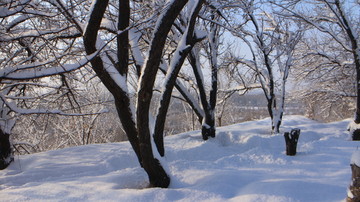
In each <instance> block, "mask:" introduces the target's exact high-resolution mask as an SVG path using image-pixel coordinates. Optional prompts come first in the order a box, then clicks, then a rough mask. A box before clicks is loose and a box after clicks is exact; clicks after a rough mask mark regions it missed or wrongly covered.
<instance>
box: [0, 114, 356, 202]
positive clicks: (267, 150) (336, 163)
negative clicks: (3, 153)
mask: <svg viewBox="0 0 360 202" xmlns="http://www.w3.org/2000/svg"><path fill="white" fill-rule="evenodd" d="M350 121H351V119H348V120H344V121H340V122H333V123H326V124H325V123H318V122H316V121H312V120H310V119H307V118H305V117H302V116H285V117H284V120H283V126H282V132H285V131H290V130H291V129H292V128H300V129H301V134H300V138H299V142H298V150H297V155H296V156H286V155H285V140H284V137H283V135H281V134H279V135H269V134H270V133H271V131H270V123H271V120H270V119H269V118H266V119H262V120H258V121H251V122H244V123H239V124H235V125H231V126H226V127H221V128H218V129H217V136H216V138H210V139H209V140H208V141H203V140H202V138H201V133H200V131H193V132H188V133H183V134H178V135H174V136H168V137H166V138H165V146H166V156H165V158H164V159H162V162H163V163H164V162H165V163H166V164H167V165H165V167H166V169H167V170H168V172H169V175H170V176H171V184H170V187H169V188H167V189H161V188H146V187H147V186H148V180H147V175H146V173H145V172H144V170H143V169H142V168H140V166H139V163H138V162H137V159H136V156H135V154H134V152H133V151H132V149H131V147H130V144H129V143H128V142H122V143H108V144H94V145H87V146H78V147H73V148H67V149H62V150H55V151H48V152H43V153H37V154H31V155H24V156H17V157H16V158H15V162H14V163H12V164H11V165H10V167H9V168H7V169H5V170H1V171H0V201H189V202H193V201H241V202H246V201H256V202H259V201H260V202H261V201H267V202H268V201H270V202H271V201H274V202H279V201H284V202H288V201H304V202H305V201H317V202H319V201H326V202H328V201H342V200H344V199H345V197H346V196H347V187H348V185H349V184H350V181H351V169H350V162H351V156H352V153H354V152H355V151H356V150H357V147H358V146H359V144H360V143H359V142H356V141H350V138H349V135H348V133H347V131H346V126H347V125H348V123H349V122H350Z"/></svg>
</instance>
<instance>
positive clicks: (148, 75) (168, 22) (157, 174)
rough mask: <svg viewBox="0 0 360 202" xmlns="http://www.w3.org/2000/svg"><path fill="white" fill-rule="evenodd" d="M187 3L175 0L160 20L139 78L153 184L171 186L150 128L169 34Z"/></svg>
mask: <svg viewBox="0 0 360 202" xmlns="http://www.w3.org/2000/svg"><path fill="white" fill-rule="evenodd" d="M186 3H187V1H173V2H171V3H170V5H169V6H168V8H167V9H166V10H165V11H164V14H163V15H162V16H161V17H160V19H159V20H158V24H157V26H156V27H155V29H154V34H153V39H152V41H151V43H150V50H149V56H148V60H147V62H146V64H145V66H144V67H143V72H142V75H141V77H140V81H139V85H140V86H139V90H138V98H137V126H138V127H137V129H138V137H139V142H140V151H141V157H142V163H143V167H144V169H145V171H146V172H147V174H148V176H149V180H150V185H151V186H154V187H164V188H165V187H168V186H169V184H170V178H169V176H168V175H167V174H166V172H165V170H164V169H163V168H162V166H161V164H160V163H159V160H158V159H156V158H154V155H153V151H152V147H151V139H150V138H152V137H151V133H150V128H149V113H150V102H151V98H152V93H153V86H154V83H155V78H156V73H157V70H158V69H159V65H160V61H161V58H162V51H163V49H164V45H165V41H166V38H167V35H168V33H169V31H170V29H171V26H172V24H173V23H174V21H175V19H176V17H177V16H178V15H179V13H180V11H181V10H182V8H183V7H184V6H185V4H186Z"/></svg>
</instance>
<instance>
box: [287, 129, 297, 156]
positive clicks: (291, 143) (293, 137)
mask: <svg viewBox="0 0 360 202" xmlns="http://www.w3.org/2000/svg"><path fill="white" fill-rule="evenodd" d="M299 136H300V129H299V128H294V129H292V130H291V132H290V133H289V132H285V133H284V137H285V143H286V155H288V156H295V155H296V147H297V143H298V140H299Z"/></svg>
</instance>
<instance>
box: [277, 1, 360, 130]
mask: <svg viewBox="0 0 360 202" xmlns="http://www.w3.org/2000/svg"><path fill="white" fill-rule="evenodd" d="M287 3H288V4H286V5H283V4H280V3H278V4H277V5H281V6H282V7H283V8H286V10H287V12H288V13H289V15H288V16H292V17H296V18H298V19H301V20H303V21H304V22H306V23H308V24H309V25H311V26H312V27H314V28H315V29H316V30H317V31H319V32H320V33H322V34H325V35H327V36H329V37H330V38H331V39H332V41H333V42H335V43H336V44H337V46H338V48H339V50H342V51H344V52H345V53H346V54H348V55H349V56H350V58H349V59H350V61H349V60H346V61H340V62H341V63H344V62H346V63H348V64H352V65H353V67H354V69H355V72H356V74H355V77H356V78H355V81H356V82H355V84H356V95H357V96H356V97H357V99H356V110H355V118H354V123H355V124H352V126H351V127H352V128H353V129H354V130H355V129H356V128H358V124H359V123H360V96H359V94H360V86H359V82H360V51H359V49H360V48H359V44H360V42H359V40H360V38H359V23H358V22H359V20H358V18H359V15H358V14H357V12H356V11H358V10H359V7H360V4H359V2H358V1H357V2H352V1H351V2H347V3H348V5H345V4H346V3H345V1H340V0H334V1H329V0H317V1H315V2H307V1H303V2H302V1H301V2H297V1H289V2H287ZM300 3H304V4H307V5H309V6H310V7H311V8H312V11H313V12H308V11H306V10H300V8H301V7H296V5H298V4H300ZM289 5H290V7H288V6H289ZM320 54H322V57H324V58H327V59H330V58H333V56H334V53H332V52H323V53H320ZM336 59H337V58H336ZM330 61H331V59H330ZM336 66H338V65H337V64H336V63H335V65H334V67H336ZM340 66H344V65H340ZM354 130H352V131H354Z"/></svg>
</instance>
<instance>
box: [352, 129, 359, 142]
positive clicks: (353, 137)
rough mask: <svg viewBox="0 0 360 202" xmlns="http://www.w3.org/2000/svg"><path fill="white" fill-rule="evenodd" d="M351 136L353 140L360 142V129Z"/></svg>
mask: <svg viewBox="0 0 360 202" xmlns="http://www.w3.org/2000/svg"><path fill="white" fill-rule="evenodd" d="M351 136H352V140H354V141H358V140H360V129H355V130H354V131H353V133H352V134H351Z"/></svg>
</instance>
